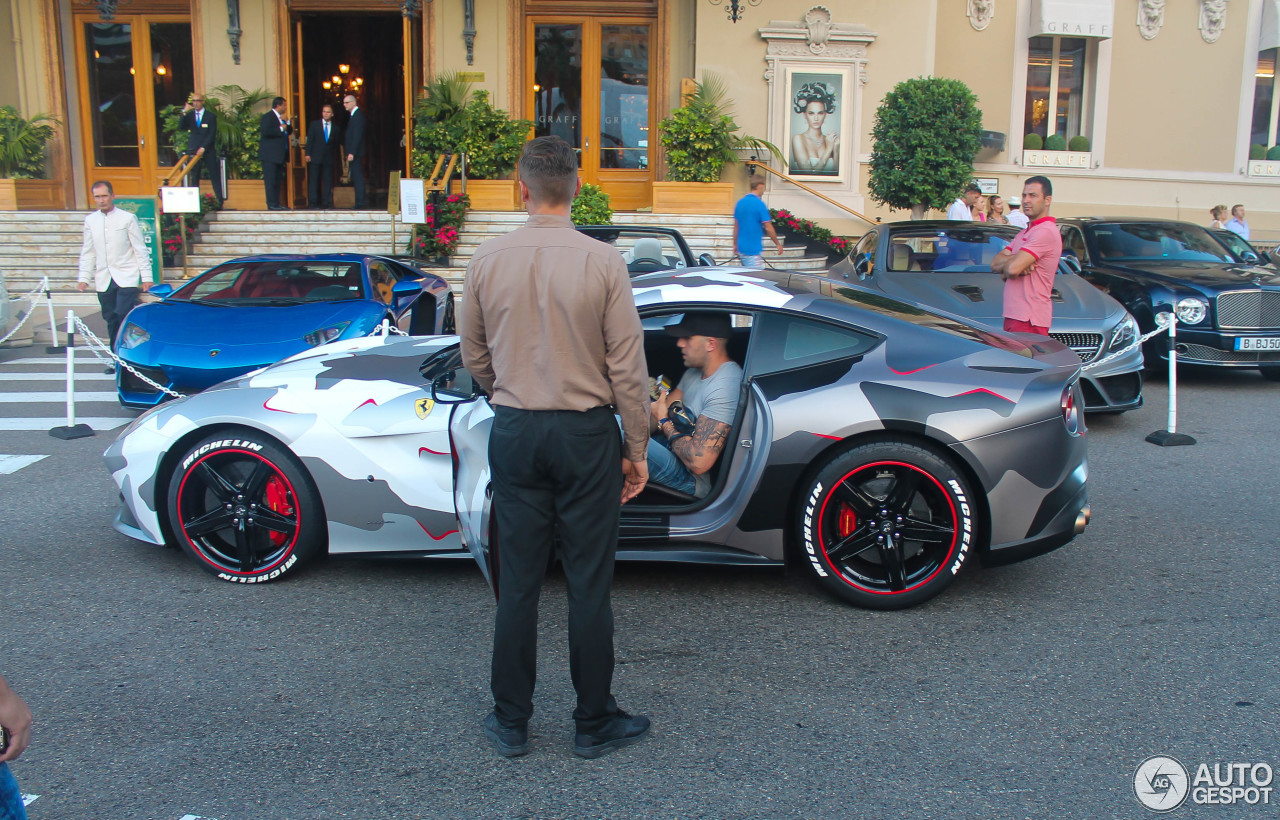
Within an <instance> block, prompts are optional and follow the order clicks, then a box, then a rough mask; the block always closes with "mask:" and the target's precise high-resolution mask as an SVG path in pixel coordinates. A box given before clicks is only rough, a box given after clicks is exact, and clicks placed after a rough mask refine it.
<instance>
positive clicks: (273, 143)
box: [258, 97, 293, 211]
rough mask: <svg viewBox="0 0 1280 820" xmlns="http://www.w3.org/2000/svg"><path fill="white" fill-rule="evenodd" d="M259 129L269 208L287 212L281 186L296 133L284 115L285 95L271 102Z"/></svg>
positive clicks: (263, 179)
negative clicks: (291, 136) (293, 136)
mask: <svg viewBox="0 0 1280 820" xmlns="http://www.w3.org/2000/svg"><path fill="white" fill-rule="evenodd" d="M259 131H260V134H259V136H260V137H261V139H262V141H261V142H260V143H259V145H258V159H260V160H262V182H263V184H264V185H266V186H267V210H268V211H287V210H289V209H288V208H286V207H285V206H283V205H281V204H280V185H281V183H282V182H283V181H284V167H285V164H286V163H287V162H288V161H289V135H290V134H292V133H293V125H292V124H291V123H290V122H289V119H288V117H286V116H285V115H284V97H276V98H275V99H273V100H272V101H271V110H270V111H268V112H267V113H265V114H263V115H262V120H261V122H260V129H259Z"/></svg>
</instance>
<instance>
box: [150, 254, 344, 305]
mask: <svg viewBox="0 0 1280 820" xmlns="http://www.w3.org/2000/svg"><path fill="white" fill-rule="evenodd" d="M169 298H170V299H174V300H178V301H189V302H208V303H210V304H272V303H275V304H281V303H283V304H300V303H303V302H338V301H342V300H344V299H363V298H364V285H363V277H362V276H361V272H360V263H359V262H296V261H271V262H244V263H232V264H228V265H223V266H221V267H217V268H214V269H213V270H211V271H209V272H208V273H205V274H203V275H201V276H199V277H198V278H196V279H193V280H192V281H191V282H190V283H188V284H187V285H185V286H183V287H182V288H181V289H179V290H178V291H177V292H175V293H174V294H173V295H172V296H171V297H169Z"/></svg>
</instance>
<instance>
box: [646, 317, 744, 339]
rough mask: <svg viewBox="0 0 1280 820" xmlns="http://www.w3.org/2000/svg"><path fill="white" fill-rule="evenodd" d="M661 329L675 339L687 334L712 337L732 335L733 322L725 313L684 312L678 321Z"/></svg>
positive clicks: (728, 337) (729, 336) (726, 337)
mask: <svg viewBox="0 0 1280 820" xmlns="http://www.w3.org/2000/svg"><path fill="white" fill-rule="evenodd" d="M663 330H665V331H667V333H670V334H671V335H672V336H675V337H676V338H677V339H683V338H686V337H688V336H710V337H711V338H713V339H730V338H732V337H733V323H732V322H730V321H729V314H727V313H686V314H685V315H684V318H682V319H681V320H680V321H679V322H677V323H676V324H674V325H667V326H666V327H664V328H663Z"/></svg>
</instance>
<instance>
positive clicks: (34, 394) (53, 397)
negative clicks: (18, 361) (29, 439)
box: [0, 390, 118, 404]
mask: <svg viewBox="0 0 1280 820" xmlns="http://www.w3.org/2000/svg"><path fill="white" fill-rule="evenodd" d="M66 400H67V391H65V390H58V391H52V390H51V391H31V392H23V393H0V404H23V403H27V402H41V401H56V402H65V401H66ZM117 400H118V399H117V397H116V394H115V392H114V391H113V392H110V393H107V392H105V391H104V392H101V393H92V392H88V391H82V390H77V391H76V403H77V404H79V403H80V402H82V401H109V402H116V401H117Z"/></svg>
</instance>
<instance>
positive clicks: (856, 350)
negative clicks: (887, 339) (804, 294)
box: [751, 313, 879, 374]
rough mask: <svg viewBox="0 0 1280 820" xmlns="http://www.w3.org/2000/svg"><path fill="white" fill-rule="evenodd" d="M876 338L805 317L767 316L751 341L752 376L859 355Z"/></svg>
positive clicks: (874, 341)
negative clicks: (752, 344)
mask: <svg viewBox="0 0 1280 820" xmlns="http://www.w3.org/2000/svg"><path fill="white" fill-rule="evenodd" d="M878 342H879V337H878V336H874V335H872V334H870V333H864V332H861V331H858V330H855V329H853V328H849V327H844V326H842V325H837V324H833V323H830V322H821V321H816V320H814V319H810V318H809V317H807V316H797V315H794V314H786V313H766V314H764V315H762V316H761V317H760V320H759V322H758V324H757V329H756V331H755V338H754V339H753V343H754V349H753V353H752V360H751V369H752V372H753V373H756V374H763V373H776V372H778V371H781V370H791V369H793V368H797V367H805V366H806V365H812V364H821V363H822V362H831V361H836V360H838V359H848V358H851V357H853V356H861V355H862V354H863V353H866V352H867V351H868V350H870V349H871V348H873V347H875V345H876V344H877V343H878Z"/></svg>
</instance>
